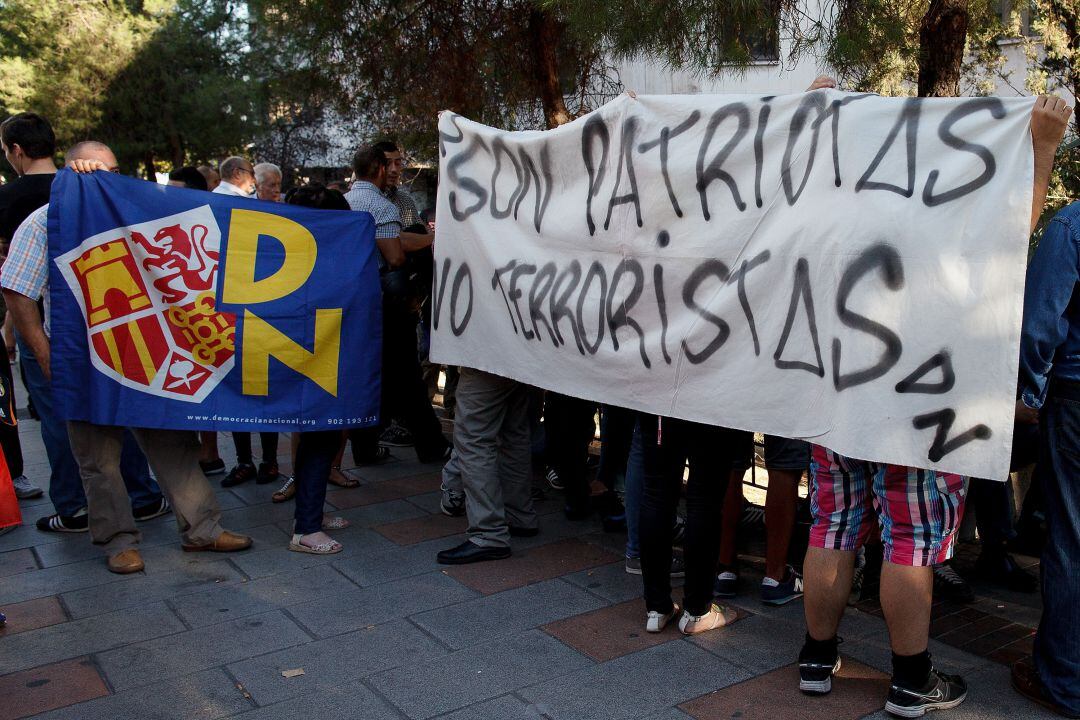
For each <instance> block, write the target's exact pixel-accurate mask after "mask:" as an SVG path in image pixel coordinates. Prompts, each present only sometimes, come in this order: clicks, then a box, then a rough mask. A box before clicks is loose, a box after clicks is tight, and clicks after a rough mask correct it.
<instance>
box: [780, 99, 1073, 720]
mask: <svg viewBox="0 0 1080 720" xmlns="http://www.w3.org/2000/svg"><path fill="white" fill-rule="evenodd" d="M1068 118H1069V108H1068V106H1066V104H1065V103H1064V101H1062V100H1061V99H1060V98H1056V97H1047V96H1043V97H1040V98H1038V100H1036V103H1035V108H1034V110H1033V111H1032V117H1031V135H1032V144H1033V149H1034V189H1033V193H1032V207H1031V229H1032V230H1034V229H1035V224H1036V223H1037V222H1038V219H1039V215H1040V214H1041V213H1042V207H1043V203H1044V202H1045V200H1046V191H1047V186H1048V183H1049V178H1050V171H1051V169H1052V167H1053V161H1054V154H1055V152H1056V150H1057V146H1058V145H1059V144H1060V142H1061V138H1062V136H1063V135H1064V132H1065V127H1066V125H1067V123H1068ZM965 492H966V480H965V478H962V477H960V476H958V475H953V474H951V473H943V472H936V471H933V470H920V469H916V468H908V467H901V466H898V465H888V464H884V463H874V462H867V461H864V460H856V459H853V458H849V457H845V456H843V455H840V454H839V453H836V452H833V451H832V450H829V449H828V448H824V447H821V446H817V445H815V446H814V448H813V455H812V460H811V464H810V504H811V509H812V511H813V514H814V525H813V528H812V529H811V531H810V547H809V548H808V550H807V552H806V561H805V562H804V564H803V573H804V578H805V586H804V593H805V609H806V642H805V644H804V645H803V648H802V651H801V652H800V653H799V688H800V689H801V690H802V691H803V692H804V693H807V694H810V695H824V694H826V693H828V692H829V691H830V690H831V689H832V675H833V674H834V673H835V672H836V671H838V670H839V669H840V656H839V653H838V652H837V643H838V640H837V636H836V632H837V630H838V629H839V627H840V620H841V618H842V617H843V614H844V608H845V607H846V605H847V598H848V593H849V592H850V590H851V581H852V577H853V574H854V567H855V553H856V551H857V550H858V549H859V548H860V547H861V546H862V545H863V544H864V543H865V542H866V540H867V538H868V537H869V536H870V534H871V533H872V532H873V530H874V529H875V525H876V526H877V527H879V528H880V529H881V542H882V545H883V546H884V560H885V562H884V566H883V567H882V571H881V609H882V611H883V612H884V614H885V622H886V624H887V625H888V628H889V641H890V644H891V646H892V665H893V675H892V686H891V688H890V689H889V696H888V699H887V701H886V703H885V710H886V711H888V712H889V713H891V714H893V715H898V716H900V717H921V716H922V715H924V714H925V713H926V711H927V710H941V709H946V708H952V707H956V706H957V705H959V704H960V703H962V702H963V701H964V699H965V698H966V697H967V685H966V683H965V682H964V680H963V678H961V677H959V676H957V675H947V674H945V673H942V672H939V671H938V670H936V669H935V668H934V666H933V663H932V662H931V661H930V653H929V652H928V650H927V648H928V644H929V632H930V605H931V603H932V600H933V590H934V576H933V571H932V566H933V565H935V564H938V563H941V562H944V561H945V560H948V559H949V558H950V557H952V553H953V548H954V544H955V542H956V533H957V530H958V529H959V527H960V520H961V518H962V517H963V511H964V496H965Z"/></svg>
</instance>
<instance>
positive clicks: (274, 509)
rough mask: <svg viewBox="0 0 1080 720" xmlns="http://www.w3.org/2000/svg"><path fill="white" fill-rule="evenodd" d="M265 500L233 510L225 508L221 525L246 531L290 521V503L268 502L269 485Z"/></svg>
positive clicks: (291, 510)
mask: <svg viewBox="0 0 1080 720" xmlns="http://www.w3.org/2000/svg"><path fill="white" fill-rule="evenodd" d="M265 487H266V488H267V495H266V501H265V502H263V503H262V504H261V505H248V506H247V507H242V508H237V509H235V510H226V511H224V512H222V513H221V526H222V527H224V528H228V529H229V530H234V531H242V532H247V530H248V528H253V527H258V526H259V525H269V524H272V523H281V522H290V523H291V522H292V519H293V513H294V512H295V511H294V509H293V505H292V503H272V502H270V494H271V493H272V492H273V491H272V490H269V488H270V486H269V485H266V486H265Z"/></svg>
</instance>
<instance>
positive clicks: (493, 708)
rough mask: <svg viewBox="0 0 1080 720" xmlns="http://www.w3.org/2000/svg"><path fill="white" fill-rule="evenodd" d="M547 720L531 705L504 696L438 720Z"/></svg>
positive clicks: (441, 716) (442, 716)
mask: <svg viewBox="0 0 1080 720" xmlns="http://www.w3.org/2000/svg"><path fill="white" fill-rule="evenodd" d="M496 719H497V720H545V718H544V716H543V715H541V714H540V711H539V710H537V709H536V708H535V707H533V706H532V705H530V704H529V703H527V702H525V701H523V700H521V699H519V698H516V697H514V696H513V695H503V696H502V697H497V698H495V699H494V700H487V701H485V702H482V703H477V704H476V705H471V706H469V707H465V708H461V709H460V710H454V711H453V712H450V713H447V714H446V715H439V716H438V720H496Z"/></svg>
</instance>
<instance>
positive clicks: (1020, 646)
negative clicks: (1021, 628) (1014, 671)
mask: <svg viewBox="0 0 1080 720" xmlns="http://www.w3.org/2000/svg"><path fill="white" fill-rule="evenodd" d="M1034 641H1035V638H1034V636H1032V637H1026V638H1022V639H1020V640H1015V641H1013V642H1011V643H1009V644H1008V645H1005V646H1003V647H1000V648H998V649H997V650H995V651H994V652H992V653H990V654H989V655H987V658H989V659H990V660H993V661H994V662H996V663H1000V664H1002V665H1008V666H1012V664H1013V663H1014V662H1016V661H1017V660H1020V659H1022V658H1026V657H1028V656H1029V655H1031V654H1032V652H1034V650H1035V642H1034Z"/></svg>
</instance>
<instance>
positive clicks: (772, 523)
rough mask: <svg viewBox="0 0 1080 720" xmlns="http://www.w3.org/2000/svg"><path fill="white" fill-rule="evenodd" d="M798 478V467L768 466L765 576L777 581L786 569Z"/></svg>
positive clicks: (782, 578)
mask: <svg viewBox="0 0 1080 720" xmlns="http://www.w3.org/2000/svg"><path fill="white" fill-rule="evenodd" d="M801 479H802V471H801V470H769V490H768V492H767V493H766V495H765V577H769V578H772V579H773V580H775V581H777V582H783V581H784V576H785V575H786V571H787V558H788V547H789V546H790V545H791V533H792V531H793V530H794V528H795V506H796V503H797V502H798V499H799V481H800V480H801Z"/></svg>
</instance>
